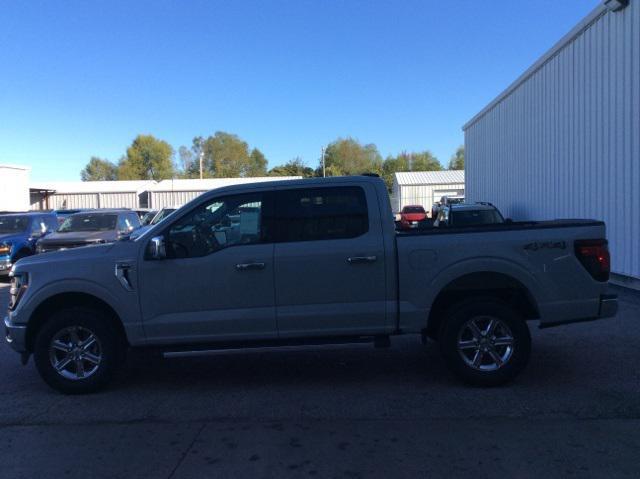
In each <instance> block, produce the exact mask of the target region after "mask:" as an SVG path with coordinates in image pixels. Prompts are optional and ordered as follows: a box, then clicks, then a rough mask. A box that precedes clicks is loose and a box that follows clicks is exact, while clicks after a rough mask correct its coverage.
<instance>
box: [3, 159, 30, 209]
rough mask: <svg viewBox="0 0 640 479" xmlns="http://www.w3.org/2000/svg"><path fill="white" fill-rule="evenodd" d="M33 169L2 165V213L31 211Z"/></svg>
mask: <svg viewBox="0 0 640 479" xmlns="http://www.w3.org/2000/svg"><path fill="white" fill-rule="evenodd" d="M30 173H31V168H27V167H25V166H16V165H0V211H26V210H27V209H29V175H30Z"/></svg>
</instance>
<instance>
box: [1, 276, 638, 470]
mask: <svg viewBox="0 0 640 479" xmlns="http://www.w3.org/2000/svg"><path fill="white" fill-rule="evenodd" d="M7 290H8V288H7V285H6V283H4V284H0V308H2V310H3V311H4V309H5V308H6V300H7ZM616 291H617V292H618V293H619V294H620V295H621V308H620V314H619V316H618V318H616V319H615V320H603V321H597V322H593V323H584V324H576V325H570V326H565V327H561V328H555V329H549V330H544V331H539V330H538V329H537V328H536V327H535V325H534V324H532V325H531V326H532V333H533V338H534V349H533V355H532V358H531V363H530V364H529V366H528V368H527V369H526V371H525V372H524V373H523V374H522V376H521V377H520V378H519V379H518V381H517V382H515V383H514V384H512V385H510V386H508V387H502V388H497V389H475V388H470V387H465V386H462V385H460V384H459V383H458V382H457V381H456V380H455V379H454V378H453V377H452V376H451V375H450V374H449V372H448V371H447V370H446V369H445V368H444V364H443V362H442V360H441V359H440V357H439V355H438V353H437V350H436V348H435V347H434V345H430V347H427V348H424V347H423V346H421V345H420V344H419V343H418V342H417V340H415V339H414V338H398V339H399V340H395V341H393V347H392V348H390V349H386V350H374V349H373V348H364V349H363V348H362V347H344V348H341V349H335V350H331V351H323V352H317V351H308V352H307V351H305V352H279V353H270V354H241V355H234V356H223V357H201V358H180V359H171V360H165V359H161V358H158V357H151V356H148V355H141V354H134V355H131V356H130V358H129V360H128V363H127V366H126V369H125V370H124V371H123V372H122V373H121V374H120V376H119V377H118V379H117V381H116V382H115V384H113V386H112V387H111V388H110V389H109V390H107V391H105V392H103V393H100V394H96V395H91V396H84V397H66V396H62V395H60V394H57V393H55V392H53V391H51V390H49V389H48V388H47V387H46V386H45V384H44V383H43V382H42V381H41V380H40V378H39V377H38V375H37V372H36V370H35V368H34V366H33V362H30V363H29V364H28V365H27V366H26V367H22V366H21V365H20V362H19V357H18V355H16V354H15V353H13V352H12V351H11V350H10V349H9V347H8V346H6V345H4V344H3V345H2V346H1V347H0V401H1V404H2V407H1V408H0V464H1V465H0V477H2V478H5V479H8V478H18V477H24V478H32V477H79V476H82V477H92V478H95V477H109V478H116V477H123V478H125V477H126V478H136V477H148V478H151V477H153V478H155V477H161V478H191V477H347V478H355V477H442V476H445V475H447V476H453V477H476V478H477V477H498V476H501V477H522V478H526V477H532V478H533V477H536V478H537V477H541V476H546V477H571V476H574V477H638V476H639V475H640V453H639V452H638V451H640V369H639V368H638V360H639V359H640V347H639V345H640V294H639V293H631V292H628V291H627V290H623V289H616Z"/></svg>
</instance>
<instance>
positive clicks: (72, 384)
mask: <svg viewBox="0 0 640 479" xmlns="http://www.w3.org/2000/svg"><path fill="white" fill-rule="evenodd" d="M119 344H120V343H119V342H118V337H117V335H116V333H115V332H114V331H112V329H111V328H110V325H109V321H108V320H107V318H105V317H104V315H103V314H102V313H101V312H100V311H94V310H91V309H86V308H70V309H64V310H61V311H58V312H56V313H54V314H53V315H52V316H51V318H49V319H48V320H47V321H45V323H44V325H43V326H42V328H41V329H40V331H39V332H38V334H37V336H36V339H35V343H34V351H33V356H34V360H35V363H36V368H37V369H38V372H39V373H40V376H41V377H42V379H44V381H45V382H46V383H47V384H48V385H49V386H51V387H52V388H53V389H56V390H58V391H60V392H62V393H65V394H86V393H91V392H95V391H97V390H99V389H101V388H102V387H104V386H105V385H106V384H107V383H108V382H109V381H110V379H111V377H112V376H113V373H114V371H115V369H116V366H117V364H118V360H119V358H120V357H121V354H120V351H119Z"/></svg>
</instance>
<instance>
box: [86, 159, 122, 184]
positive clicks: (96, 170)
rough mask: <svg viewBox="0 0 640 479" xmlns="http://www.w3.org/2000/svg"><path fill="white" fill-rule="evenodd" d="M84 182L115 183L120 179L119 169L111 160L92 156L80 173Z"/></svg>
mask: <svg viewBox="0 0 640 479" xmlns="http://www.w3.org/2000/svg"><path fill="white" fill-rule="evenodd" d="M80 178H81V179H82V181H113V180H117V179H118V167H117V166H116V165H115V164H114V163H112V162H111V161H109V160H105V159H102V158H98V157H97V156H92V157H91V159H90V160H89V163H87V166H85V167H84V168H83V169H82V171H81V172H80Z"/></svg>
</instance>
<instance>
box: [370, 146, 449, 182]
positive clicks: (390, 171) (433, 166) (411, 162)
mask: <svg viewBox="0 0 640 479" xmlns="http://www.w3.org/2000/svg"><path fill="white" fill-rule="evenodd" d="M439 170H442V165H441V164H440V162H439V161H438V159H437V158H436V157H435V156H433V154H432V153H431V152H430V151H428V150H426V151H422V152H417V153H415V152H414V153H408V152H406V151H403V152H402V153H400V154H399V155H397V156H388V157H387V159H386V160H384V163H383V165H382V178H383V179H384V182H385V183H386V185H387V188H388V189H389V191H391V187H392V186H393V175H394V173H396V172H399V171H439Z"/></svg>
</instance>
